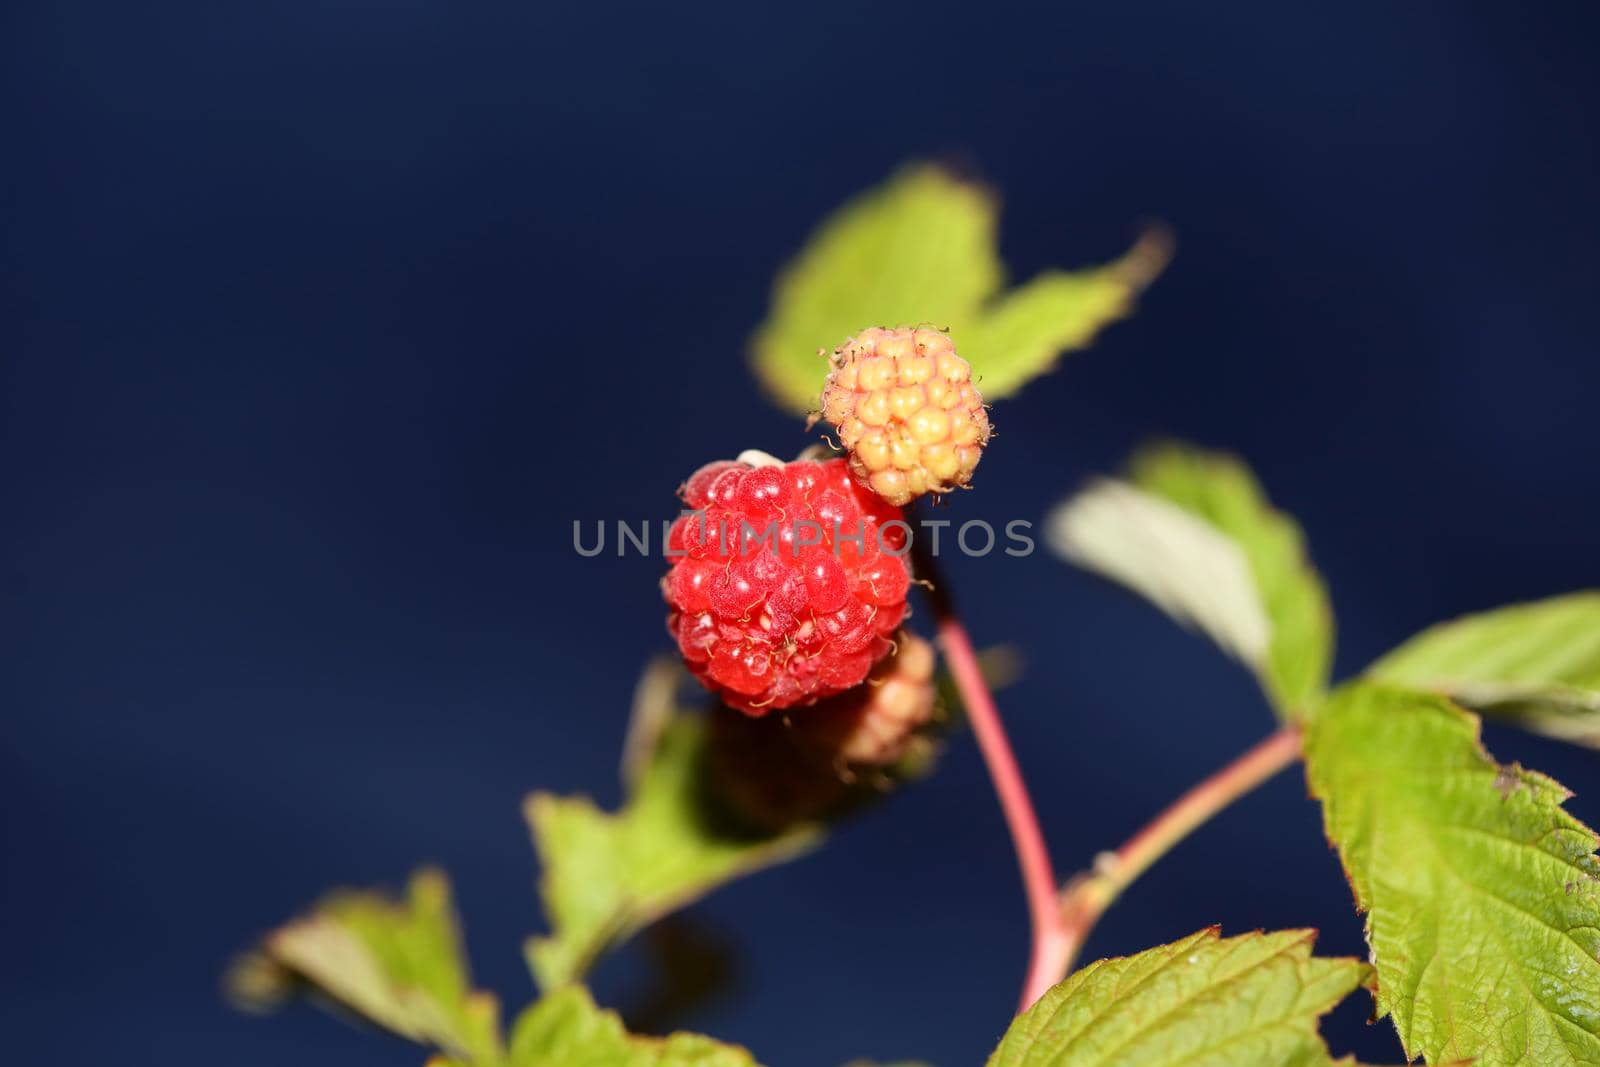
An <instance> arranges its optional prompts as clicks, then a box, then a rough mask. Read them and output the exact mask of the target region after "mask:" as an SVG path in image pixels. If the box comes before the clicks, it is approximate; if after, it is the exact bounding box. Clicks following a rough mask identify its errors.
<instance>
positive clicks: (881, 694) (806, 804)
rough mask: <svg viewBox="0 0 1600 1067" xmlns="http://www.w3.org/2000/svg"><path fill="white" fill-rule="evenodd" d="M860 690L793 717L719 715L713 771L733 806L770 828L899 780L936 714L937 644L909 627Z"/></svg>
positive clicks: (720, 711) (820, 813) (713, 733)
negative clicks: (916, 742) (904, 761)
mask: <svg viewBox="0 0 1600 1067" xmlns="http://www.w3.org/2000/svg"><path fill="white" fill-rule="evenodd" d="M894 641H895V645H896V650H895V652H894V653H892V654H891V655H888V656H885V657H884V658H883V659H882V660H880V661H879V662H878V665H877V666H876V667H874V668H873V669H872V673H871V674H870V675H869V676H868V678H867V681H866V682H865V683H864V684H862V685H858V686H856V687H855V688H854V689H851V690H849V691H848V692H845V693H840V694H839V695H838V696H834V697H830V698H828V699H827V700H823V701H819V702H818V703H817V704H815V705H813V706H812V707H809V708H806V709H804V710H802V711H798V712H796V713H795V714H793V715H782V714H780V715H769V716H767V717H766V718H762V719H753V718H751V717H750V716H748V715H741V714H739V713H738V712H736V711H733V710H731V709H729V708H727V707H721V708H717V709H716V710H715V711H713V712H712V715H711V729H710V738H711V743H710V748H709V756H708V758H709V764H708V766H709V770H710V772H711V782H712V786H713V788H714V789H715V791H716V794H717V795H718V796H719V797H720V799H721V800H722V801H723V802H724V803H725V804H726V805H727V806H728V810H729V811H730V812H731V813H732V814H733V815H734V816H735V817H736V818H738V819H740V820H741V821H744V822H747V823H749V824H750V825H751V826H752V827H754V828H756V829H760V830H763V831H768V832H771V831H777V830H781V829H784V828H786V827H788V826H791V825H793V824H795V823H798V822H808V821H811V820H814V819H818V818H823V817H826V816H828V815H830V814H833V813H835V812H837V811H839V810H841V809H843V808H846V807H848V806H849V805H851V804H852V803H854V802H857V801H860V800H862V799H867V798H870V797H872V796H874V795H876V794H878V793H879V792H880V791H881V790H883V789H884V788H886V787H887V786H889V785H891V784H892V783H893V782H894V781H895V779H896V775H897V774H898V773H899V772H898V769H897V764H899V763H900V761H901V760H902V758H903V757H905V756H906V755H907V753H908V752H909V751H910V749H911V746H912V744H913V743H914V740H915V738H916V736H917V731H918V730H920V729H921V728H922V727H924V726H926V725H928V723H929V722H931V721H932V719H933V715H934V704H935V688H934V683H933V665H934V654H933V646H932V645H930V644H928V642H926V641H924V640H922V639H921V638H919V637H917V636H916V635H914V634H912V633H909V632H908V631H905V630H902V631H900V632H899V633H898V634H896V635H895V637H894Z"/></svg>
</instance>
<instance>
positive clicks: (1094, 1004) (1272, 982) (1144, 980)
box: [989, 927, 1366, 1067]
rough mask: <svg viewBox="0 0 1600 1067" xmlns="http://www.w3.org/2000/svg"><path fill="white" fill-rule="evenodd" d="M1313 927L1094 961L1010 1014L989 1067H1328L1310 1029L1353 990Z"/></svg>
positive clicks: (1351, 976)
mask: <svg viewBox="0 0 1600 1067" xmlns="http://www.w3.org/2000/svg"><path fill="white" fill-rule="evenodd" d="M1315 940H1316V932H1315V931H1313V930H1288V931H1284V932H1281V933H1272V934H1263V933H1254V934H1245V935H1243V936H1240V937H1229V938H1222V937H1220V935H1219V933H1218V931H1217V929H1216V927H1212V928H1210V929H1207V930H1201V931H1200V932H1199V933H1195V934H1191V935H1189V936H1188V937H1186V938H1183V939H1182V940H1181V941H1175V942H1173V943H1172V944H1170V945H1162V946H1160V947H1158V948H1153V949H1150V950H1149V951H1147V952H1141V953H1139V954H1138V955H1137V956H1128V957H1125V958H1121V959H1110V960H1100V961H1099V962H1097V963H1091V964H1090V965H1089V966H1087V967H1085V968H1083V969H1082V970H1080V971H1078V972H1077V973H1075V974H1073V975H1072V976H1071V977H1070V978H1068V979H1067V980H1066V981H1064V982H1062V983H1061V984H1060V985H1057V986H1055V987H1054V988H1052V989H1051V990H1050V991H1049V992H1047V993H1045V995H1044V996H1043V997H1041V998H1040V999H1039V1002H1038V1003H1037V1004H1035V1005H1034V1006H1033V1007H1031V1008H1029V1009H1028V1010H1027V1011H1025V1012H1023V1013H1022V1014H1021V1015H1020V1016H1018V1017H1017V1020H1016V1021H1015V1022H1013V1023H1012V1024H1011V1028H1010V1029H1009V1030H1007V1031H1006V1034H1005V1036H1004V1037H1003V1038H1001V1040H1000V1046H999V1048H997V1049H995V1052H994V1055H993V1056H991V1057H989V1067H1123V1065H1133V1064H1137V1065H1138V1067H1179V1065H1182V1067H1331V1063H1332V1061H1331V1059H1330V1057H1329V1055H1328V1049H1327V1046H1326V1045H1324V1044H1323V1042H1322V1038H1321V1036H1320V1035H1319V1034H1318V1033H1317V1020H1318V1019H1319V1018H1321V1016H1322V1015H1323V1014H1324V1013H1325V1012H1327V1011H1328V1010H1329V1009H1330V1008H1332V1007H1333V1006H1334V1005H1335V1004H1338V1003H1339V1002H1340V1001H1341V1000H1343V999H1344V998H1345V997H1346V996H1348V995H1349V994H1350V993H1351V992H1352V991H1353V990H1354V989H1355V988H1356V986H1357V985H1359V984H1360V983H1361V980H1362V977H1363V975H1364V974H1365V973H1366V968H1365V967H1363V966H1362V965H1361V964H1360V963H1357V962H1356V961H1355V960H1347V959H1327V958H1318V957H1313V956H1312V955H1311V946H1312V943H1313V942H1314V941H1315Z"/></svg>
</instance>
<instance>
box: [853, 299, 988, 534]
mask: <svg viewBox="0 0 1600 1067" xmlns="http://www.w3.org/2000/svg"><path fill="white" fill-rule="evenodd" d="M832 364H833V367H832V370H830V371H829V372H828V382H827V385H825V386H824V387H823V390H822V417H823V418H824V419H826V420H828V421H829V422H831V423H833V425H834V427H835V428H837V429H838V431H839V443H840V444H841V445H843V446H844V448H845V449H846V450H848V451H849V453H850V471H851V473H852V474H854V475H855V477H856V480H857V481H859V482H861V483H862V484H863V485H865V486H867V487H868V488H870V489H872V490H873V491H874V492H875V493H877V494H878V495H879V496H880V497H882V498H883V499H884V500H887V501H888V502H889V503H891V504H893V505H895V506H896V507H903V506H905V505H906V504H908V503H910V502H911V501H912V500H913V499H915V498H916V497H919V496H921V495H923V494H924V493H948V492H949V491H950V490H952V489H955V488H957V487H959V486H964V485H966V484H967V483H968V482H970V481H971V480H972V472H973V470H974V468H976V467H977V466H978V460H979V458H980V457H982V455H983V446H984V445H985V444H987V443H988V441H989V413H988V411H986V410H985V409H984V406H983V397H982V396H981V395H979V393H978V388H977V386H976V385H974V384H973V381H972V367H971V366H970V365H969V364H968V363H967V361H966V360H964V359H962V358H961V357H960V356H958V355H956V346H955V344H954V343H953V342H952V341H951V340H950V338H949V336H948V335H947V334H944V333H942V332H940V331H939V330H930V329H926V328H917V329H898V330H888V329H883V328H881V327H877V326H874V327H872V328H871V329H867V330H862V331H861V333H859V334H857V335H856V336H855V337H854V338H852V339H851V340H849V341H846V342H845V343H844V344H843V345H841V346H839V348H837V349H835V350H834V353H833V358H832Z"/></svg>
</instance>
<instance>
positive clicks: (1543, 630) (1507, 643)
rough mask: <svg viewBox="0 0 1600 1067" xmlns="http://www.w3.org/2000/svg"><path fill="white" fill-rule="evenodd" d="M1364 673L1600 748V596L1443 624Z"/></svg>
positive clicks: (1577, 595) (1555, 601)
mask: <svg viewBox="0 0 1600 1067" xmlns="http://www.w3.org/2000/svg"><path fill="white" fill-rule="evenodd" d="M1367 673H1368V674H1369V675H1370V676H1371V677H1373V678H1380V679H1383V680H1385V681H1390V682H1397V683H1401V684H1404V685H1408V686H1412V687H1414V688H1418V689H1426V690H1429V691H1432V692H1438V693H1444V694H1446V695H1448V696H1450V697H1452V698H1454V699H1455V700H1456V701H1457V702H1458V703H1461V704H1465V705H1466V706H1467V707H1469V708H1472V709H1473V710H1475V711H1479V712H1482V713H1483V714H1485V715H1491V716H1494V717H1496V718H1501V719H1506V720H1508V721H1511V722H1515V723H1517V724H1519V725H1521V726H1524V727H1526V728H1528V729H1530V730H1536V731H1538V732H1539V733H1544V734H1549V735H1551V736H1552V737H1559V738H1562V739H1563V740H1567V741H1575V742H1577V743H1578V744H1582V745H1587V746H1589V747H1591V748H1600V590H1588V591H1585V592H1581V593H1571V594H1568V595H1566V596H1558V597H1551V598H1549V599H1547V600H1539V601H1535V602H1533V603H1530V604H1513V605H1511V606H1509V607H1503V608H1498V609H1496V610H1494V611H1486V612H1483V613H1482V614H1478V615H1468V616H1466V617H1464V618H1460V619H1455V620H1453V621H1451V622H1446V623H1441V624H1440V625H1438V626H1435V627H1432V628H1431V629H1428V630H1424V631H1423V632H1422V633H1420V634H1418V635H1417V636H1416V637H1413V638H1412V639H1411V640H1409V641H1407V642H1406V643H1405V644H1403V645H1401V646H1400V647H1399V648H1397V649H1395V650H1394V651H1393V652H1391V653H1389V654H1388V655H1387V656H1384V657H1383V658H1382V659H1380V660H1379V661H1378V662H1377V663H1374V664H1373V665H1372V667H1371V668H1369V670H1368V672H1367Z"/></svg>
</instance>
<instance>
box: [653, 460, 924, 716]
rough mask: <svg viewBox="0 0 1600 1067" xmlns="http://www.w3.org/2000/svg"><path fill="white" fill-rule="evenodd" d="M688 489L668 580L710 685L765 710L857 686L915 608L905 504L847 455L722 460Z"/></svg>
mask: <svg viewBox="0 0 1600 1067" xmlns="http://www.w3.org/2000/svg"><path fill="white" fill-rule="evenodd" d="M680 495H681V496H682V497H683V502H684V503H685V504H686V505H687V506H688V507H689V508H690V509H692V510H693V511H694V512H695V514H689V515H684V516H682V517H680V518H679V519H678V521H677V522H676V523H674V524H673V526H672V530H671V533H670V534H669V536H668V539H667V549H668V552H669V554H670V555H671V557H672V558H671V569H670V570H669V571H668V572H667V574H666V576H665V577H664V578H663V579H662V580H661V591H662V594H663V595H664V596H665V597H666V600H667V603H668V605H670V606H671V608H672V612H671V614H669V615H668V617H667V628H668V629H669V630H670V631H671V632H672V636H673V637H674V638H676V639H677V642H678V647H679V649H681V650H682V652H683V658H684V662H685V663H686V664H687V665H688V667H689V670H690V671H691V672H692V673H693V674H694V676H695V677H696V678H698V679H699V680H700V683H701V684H702V685H704V686H705V687H706V688H707V689H710V690H711V691H712V692H714V693H716V694H718V695H719V696H721V697H722V699H723V700H724V701H726V702H727V703H728V704H730V705H732V706H733V707H736V708H738V709H739V710H741V711H743V712H745V713H746V714H749V715H756V716H759V715H764V714H766V713H767V712H768V711H769V710H771V709H773V708H788V707H794V706H796V705H802V704H811V703H814V702H815V701H817V700H820V699H822V698H823V697H828V696H832V695H833V694H835V693H841V692H843V691H845V690H846V689H849V688H851V687H852V686H856V685H859V684H861V682H862V680H863V679H865V678H866V677H867V673H868V672H869V671H871V670H872V667H873V664H875V663H877V662H878V660H880V659H882V658H883V657H884V656H885V655H886V654H887V653H888V652H889V650H890V648H891V645H890V642H889V640H888V636H889V635H890V634H892V633H894V630H895V628H896V627H897V626H899V625H900V621H901V620H902V619H903V618H904V617H905V613H906V590H907V587H908V586H909V585H910V580H911V576H910V573H909V572H908V570H907V569H906V564H905V561H904V560H903V559H901V558H900V556H899V555H897V554H896V553H900V552H902V551H903V548H904V546H905V539H906V529H905V527H903V526H891V527H889V528H887V529H885V528H884V523H887V522H890V521H891V520H895V519H900V518H901V514H900V511H899V509H898V508H893V507H890V506H889V505H887V504H885V503H884V502H883V501H882V500H879V499H878V498H877V497H875V496H873V495H872V493H870V492H868V491H866V490H865V489H862V488H861V487H860V486H858V485H857V484H856V483H855V482H854V480H852V478H851V477H850V471H849V468H848V467H847V466H846V464H845V461H844V460H842V459H835V460H829V461H827V462H820V463H819V462H812V461H805V460H801V461H796V462H794V463H787V464H784V463H778V462H777V461H773V462H772V464H771V465H763V466H752V465H751V464H748V463H741V462H722V463H712V464H709V465H707V466H705V467H702V468H700V470H698V471H696V472H695V473H694V475H693V476H691V477H690V478H689V480H688V481H687V482H686V483H684V485H683V487H682V489H681V490H680Z"/></svg>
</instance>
